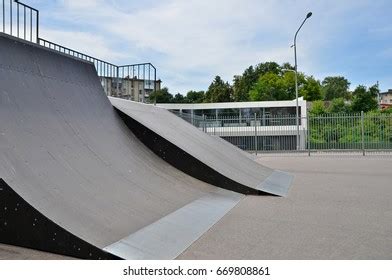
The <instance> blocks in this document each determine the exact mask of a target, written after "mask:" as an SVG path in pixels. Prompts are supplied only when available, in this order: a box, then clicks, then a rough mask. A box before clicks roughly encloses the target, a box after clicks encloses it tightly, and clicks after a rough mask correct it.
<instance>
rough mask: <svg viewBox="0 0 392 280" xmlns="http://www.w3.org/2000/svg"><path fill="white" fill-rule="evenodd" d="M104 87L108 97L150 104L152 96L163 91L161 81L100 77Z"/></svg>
mask: <svg viewBox="0 0 392 280" xmlns="http://www.w3.org/2000/svg"><path fill="white" fill-rule="evenodd" d="M100 78H101V84H102V87H103V89H104V91H105V93H106V95H108V96H114V97H120V98H124V99H128V100H132V101H137V102H143V103H145V102H148V101H149V97H150V94H151V93H152V92H154V91H156V90H160V89H161V83H162V82H161V80H157V81H154V80H143V79H138V78H136V77H135V78H129V77H125V78H120V79H117V78H112V77H100Z"/></svg>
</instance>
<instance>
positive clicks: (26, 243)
mask: <svg viewBox="0 0 392 280" xmlns="http://www.w3.org/2000/svg"><path fill="white" fill-rule="evenodd" d="M0 207H1V208H0V213H1V215H0V243H4V244H9V245H15V246H19V247H26V248H29V249H35V250H40V251H45V252H50V253H55V254H60V255H66V256H71V257H75V258H79V259H97V260H100V259H111V260H116V259H121V258H120V257H118V256H115V255H113V254H111V253H109V252H105V251H103V250H102V249H100V248H98V247H95V246H94V245H92V244H90V243H88V242H86V241H84V240H82V239H80V238H79V237H77V236H75V235H73V234H72V233H70V232H69V231H67V230H65V229H64V228H62V227H61V226H59V225H58V224H56V223H55V222H54V221H51V220H50V219H48V218H47V217H45V216H44V215H43V214H42V213H40V212H39V211H38V210H37V209H35V208H34V207H33V206H32V205H30V204H29V203H28V202H27V201H25V200H24V199H23V198H22V197H21V196H20V195H18V194H17V193H16V192H15V191H14V190H13V189H12V188H11V187H10V186H9V185H8V184H7V183H6V182H5V181H4V180H3V179H1V178H0Z"/></svg>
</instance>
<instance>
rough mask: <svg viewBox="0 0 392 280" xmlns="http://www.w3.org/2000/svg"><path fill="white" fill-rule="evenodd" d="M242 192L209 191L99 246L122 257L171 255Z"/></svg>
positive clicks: (232, 204)
mask: <svg viewBox="0 0 392 280" xmlns="http://www.w3.org/2000/svg"><path fill="white" fill-rule="evenodd" d="M243 196H244V195H241V194H238V193H235V192H231V191H226V190H217V191H215V192H211V193H209V194H207V195H205V196H203V197H201V198H199V199H196V200H194V201H193V202H191V203H189V204H187V205H185V206H184V207H182V208H180V209H178V210H176V211H174V212H172V213H171V214H169V215H167V216H165V217H163V218H161V219H160V220H158V221H156V222H154V223H152V224H150V225H148V226H146V227H144V228H142V229H140V230H138V231H137V232H135V233H133V234H131V235H129V236H127V237H125V238H123V239H121V240H119V241H118V242H115V243H113V244H111V245H109V246H107V247H105V248H104V249H103V250H104V251H106V252H109V253H111V254H114V255H116V256H119V257H121V258H124V259H133V260H151V259H153V260H157V259H163V260H167V259H175V258H176V257H178V256H179V255H180V254H181V253H182V252H183V251H184V250H185V249H187V248H188V247H189V246H190V245H191V244H192V243H193V242H195V241H196V240H197V239H199V238H200V237H201V236H202V235H203V234H204V233H205V232H206V231H207V230H208V229H210V228H211V227H212V226H213V225H214V224H215V223H216V222H218V221H219V220H220V219H221V218H222V217H223V216H224V215H225V214H226V213H227V212H229V211H230V210H231V209H232V208H233V207H234V206H235V205H237V203H238V202H240V200H241V199H242V197H243Z"/></svg>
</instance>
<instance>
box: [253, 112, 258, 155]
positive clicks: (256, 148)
mask: <svg viewBox="0 0 392 280" xmlns="http://www.w3.org/2000/svg"><path fill="white" fill-rule="evenodd" d="M254 122H255V152H256V156H257V150H258V147H257V113H255V120H254Z"/></svg>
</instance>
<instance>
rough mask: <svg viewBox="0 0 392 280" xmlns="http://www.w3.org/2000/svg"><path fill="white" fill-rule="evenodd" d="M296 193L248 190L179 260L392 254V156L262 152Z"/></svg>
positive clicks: (387, 256) (378, 256) (262, 158)
mask: <svg viewBox="0 0 392 280" xmlns="http://www.w3.org/2000/svg"><path fill="white" fill-rule="evenodd" d="M258 161H259V162H260V163H262V164H264V165H266V166H268V167H270V168H277V169H283V170H287V171H288V172H290V173H291V174H294V175H295V179H294V181H293V188H292V190H291V191H290V196H289V197H288V198H286V199H278V198H276V197H255V196H247V197H245V199H243V200H242V201H241V202H240V203H239V204H238V205H237V206H236V207H235V208H234V209H233V210H232V211H231V212H230V213H229V214H228V215H226V216H225V217H224V218H223V219H222V220H220V221H219V222H218V223H217V224H216V225H215V226H214V227H213V228H211V229H210V230H209V231H208V232H207V233H206V234H205V235H203V236H202V237H201V238H200V239H199V240H198V241H197V242H195V243H194V244H193V245H192V246H191V247H189V248H188V249H187V250H186V251H185V252H184V253H183V254H182V255H181V256H179V259H222V258H224V259H391V258H392V203H391V201H392V173H391V170H392V157H390V156H366V157H363V156H345V155H344V154H343V155H337V154H336V155H331V156H312V157H310V158H309V157H307V156H297V155H295V154H290V155H282V154H279V155H262V156H260V158H259V159H258Z"/></svg>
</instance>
